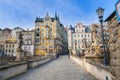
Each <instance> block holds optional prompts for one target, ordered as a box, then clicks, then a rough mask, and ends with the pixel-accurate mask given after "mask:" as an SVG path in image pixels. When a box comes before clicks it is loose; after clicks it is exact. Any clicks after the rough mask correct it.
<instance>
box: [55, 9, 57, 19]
mask: <svg viewBox="0 0 120 80" xmlns="http://www.w3.org/2000/svg"><path fill="white" fill-rule="evenodd" d="M55 19H56V20H57V12H56V11H55Z"/></svg>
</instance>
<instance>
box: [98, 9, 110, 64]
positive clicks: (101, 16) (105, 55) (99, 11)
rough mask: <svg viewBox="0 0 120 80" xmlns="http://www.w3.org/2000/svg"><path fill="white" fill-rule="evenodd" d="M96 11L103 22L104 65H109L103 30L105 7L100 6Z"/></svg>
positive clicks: (101, 22)
mask: <svg viewBox="0 0 120 80" xmlns="http://www.w3.org/2000/svg"><path fill="white" fill-rule="evenodd" d="M96 13H97V15H98V18H99V22H100V24H101V32H102V43H103V49H104V65H105V66H107V65H108V55H107V53H106V50H105V41H104V30H103V15H104V9H103V8H101V7H99V8H98V9H97V10H96Z"/></svg>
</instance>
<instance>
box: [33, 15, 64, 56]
mask: <svg viewBox="0 0 120 80" xmlns="http://www.w3.org/2000/svg"><path fill="white" fill-rule="evenodd" d="M63 30H64V27H63V25H62V24H61V23H60V21H59V16H57V14H55V17H50V16H49V15H48V13H47V14H46V16H45V17H44V18H40V17H39V18H38V17H37V18H36V20H35V54H36V55H41V54H42V55H43V54H44V55H53V54H56V53H57V54H58V53H61V52H62V48H63Z"/></svg>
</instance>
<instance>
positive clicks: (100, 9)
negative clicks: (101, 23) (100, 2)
mask: <svg viewBox="0 0 120 80" xmlns="http://www.w3.org/2000/svg"><path fill="white" fill-rule="evenodd" d="M96 13H97V15H98V17H103V15H104V9H103V8H101V7H99V8H98V9H97V11H96Z"/></svg>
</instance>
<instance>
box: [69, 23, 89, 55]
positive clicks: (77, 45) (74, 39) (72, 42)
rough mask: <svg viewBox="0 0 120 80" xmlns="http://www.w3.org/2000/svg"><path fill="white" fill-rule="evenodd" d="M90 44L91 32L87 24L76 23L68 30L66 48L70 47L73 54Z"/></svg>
mask: <svg viewBox="0 0 120 80" xmlns="http://www.w3.org/2000/svg"><path fill="white" fill-rule="evenodd" d="M90 44H91V32H90V27H89V26H84V25H83V24H82V23H78V24H77V25H76V26H75V27H74V28H72V27H70V29H69V30H68V48H70V49H72V53H73V54H77V53H80V52H82V50H85V49H86V48H87V47H89V46H90Z"/></svg>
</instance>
